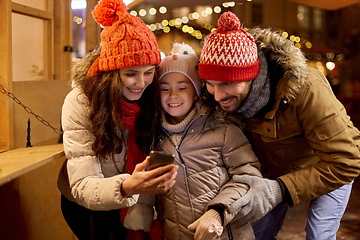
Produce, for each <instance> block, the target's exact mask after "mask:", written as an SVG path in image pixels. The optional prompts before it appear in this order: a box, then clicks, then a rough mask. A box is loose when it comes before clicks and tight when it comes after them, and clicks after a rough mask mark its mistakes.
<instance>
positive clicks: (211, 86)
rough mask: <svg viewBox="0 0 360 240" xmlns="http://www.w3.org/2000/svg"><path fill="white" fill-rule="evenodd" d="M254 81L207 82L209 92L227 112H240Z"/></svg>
mask: <svg viewBox="0 0 360 240" xmlns="http://www.w3.org/2000/svg"><path fill="white" fill-rule="evenodd" d="M252 81H253V80H249V81H243V82H222V81H215V80H205V82H206V88H207V90H208V92H209V93H210V94H212V95H214V99H215V100H216V101H217V102H219V103H220V106H221V108H222V109H224V111H226V112H234V111H236V110H238V109H239V108H240V106H241V104H242V103H243V102H244V101H245V99H246V97H247V96H248V94H249V91H250V87H251V83H252Z"/></svg>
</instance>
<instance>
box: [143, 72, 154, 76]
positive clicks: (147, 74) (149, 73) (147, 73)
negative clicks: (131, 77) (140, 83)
mask: <svg viewBox="0 0 360 240" xmlns="http://www.w3.org/2000/svg"><path fill="white" fill-rule="evenodd" d="M153 74H154V72H153V71H150V72H145V75H146V76H149V75H153Z"/></svg>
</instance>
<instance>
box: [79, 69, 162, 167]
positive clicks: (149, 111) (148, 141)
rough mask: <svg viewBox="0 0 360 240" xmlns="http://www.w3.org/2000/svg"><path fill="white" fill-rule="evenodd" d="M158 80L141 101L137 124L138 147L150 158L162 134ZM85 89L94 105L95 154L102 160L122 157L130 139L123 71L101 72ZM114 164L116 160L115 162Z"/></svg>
mask: <svg viewBox="0 0 360 240" xmlns="http://www.w3.org/2000/svg"><path fill="white" fill-rule="evenodd" d="M156 78H157V77H156V76H155V78H154V80H153V82H152V83H151V84H150V85H149V86H147V88H146V89H145V91H144V92H143V94H142V96H141V98H140V99H139V100H138V101H137V103H138V105H139V107H140V113H139V116H138V118H137V121H136V123H135V128H136V131H137V136H136V143H137V144H138V146H139V148H140V149H141V151H142V152H143V154H148V153H149V152H150V150H151V149H152V148H153V146H154V142H155V136H156V134H157V133H158V131H159V126H160V120H159V119H160V118H159V116H158V111H157V109H158V108H159V105H160V100H159V97H160V95H159V92H160V90H159V89H160V88H159V83H158V80H157V79H156ZM81 85H82V89H83V91H84V93H85V95H86V96H87V97H88V99H89V102H90V117H89V118H90V122H91V125H92V132H93V134H94V136H95V141H94V144H93V151H94V153H95V155H96V156H97V157H98V158H99V159H100V160H102V159H105V158H107V157H109V156H112V158H113V156H114V154H117V153H120V152H122V151H123V150H125V154H127V148H126V136H125V135H124V129H121V127H122V126H123V122H124V116H123V101H124V99H123V97H122V82H121V79H120V74H119V70H114V71H107V72H101V73H100V74H99V75H98V76H96V77H92V78H88V79H86V80H85V81H83V83H82V84H81ZM113 160H114V159H113Z"/></svg>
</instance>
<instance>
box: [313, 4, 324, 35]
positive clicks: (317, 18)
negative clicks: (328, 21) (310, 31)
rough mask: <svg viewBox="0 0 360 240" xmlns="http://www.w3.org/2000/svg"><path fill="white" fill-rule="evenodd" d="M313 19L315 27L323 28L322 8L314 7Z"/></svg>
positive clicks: (317, 28) (316, 28)
mask: <svg viewBox="0 0 360 240" xmlns="http://www.w3.org/2000/svg"><path fill="white" fill-rule="evenodd" d="M313 21H314V29H315V30H321V29H322V23H323V21H322V10H321V9H319V8H314V10H313Z"/></svg>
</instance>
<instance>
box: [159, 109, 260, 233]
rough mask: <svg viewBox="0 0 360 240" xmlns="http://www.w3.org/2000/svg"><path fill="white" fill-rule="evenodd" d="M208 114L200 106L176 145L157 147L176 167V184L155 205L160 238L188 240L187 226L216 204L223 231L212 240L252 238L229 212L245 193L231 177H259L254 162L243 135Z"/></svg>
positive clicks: (248, 228)
mask: <svg viewBox="0 0 360 240" xmlns="http://www.w3.org/2000/svg"><path fill="white" fill-rule="evenodd" d="M210 112H211V111H210V110H209V109H208V107H207V106H205V105H203V106H202V108H201V109H200V110H199V114H198V115H197V117H196V118H195V119H194V120H193V121H192V122H191V123H190V124H189V126H188V127H187V129H186V130H185V132H184V135H183V136H182V140H181V143H180V144H179V145H178V146H175V145H174V144H173V143H172V142H171V140H170V138H169V137H166V138H165V139H163V140H162V141H161V142H160V146H161V148H162V149H163V150H165V151H166V152H168V153H171V154H174V155H175V164H176V165H178V166H179V169H178V174H177V177H176V183H175V185H174V186H173V187H172V188H171V189H170V190H169V191H168V192H167V193H165V194H163V195H162V197H161V200H159V201H160V204H159V202H158V204H157V206H158V208H157V210H158V212H159V216H160V219H161V220H164V231H165V238H166V239H169V240H180V239H181V240H188V239H189V240H190V239H193V238H194V233H193V232H190V231H189V230H188V229H187V226H188V225H189V224H191V223H193V222H194V221H195V220H196V219H198V218H199V217H201V216H202V215H203V214H204V212H205V211H206V210H208V208H209V207H210V206H213V205H221V206H222V207H223V209H224V210H223V217H224V231H223V234H222V235H221V238H217V239H229V235H232V237H233V239H243V240H244V239H255V237H254V235H253V231H252V228H251V226H250V224H246V225H243V226H241V225H239V222H238V221H236V217H235V214H230V213H229V212H228V207H229V206H230V205H231V204H232V203H233V202H234V201H236V200H237V199H239V198H240V197H241V196H243V195H244V194H245V193H246V192H247V190H248V186H247V185H245V184H241V183H236V182H235V181H233V180H232V176H233V175H235V174H249V175H253V176H259V177H261V173H260V171H259V166H260V165H259V162H258V160H257V158H256V156H255V154H254V153H253V151H252V149H251V146H250V144H249V142H248V140H247V139H246V137H245V136H244V134H243V133H242V131H241V130H240V129H239V128H238V127H236V126H235V125H234V124H230V123H229V122H226V121H223V120H221V119H216V117H215V114H210ZM161 206H163V208H161Z"/></svg>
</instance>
